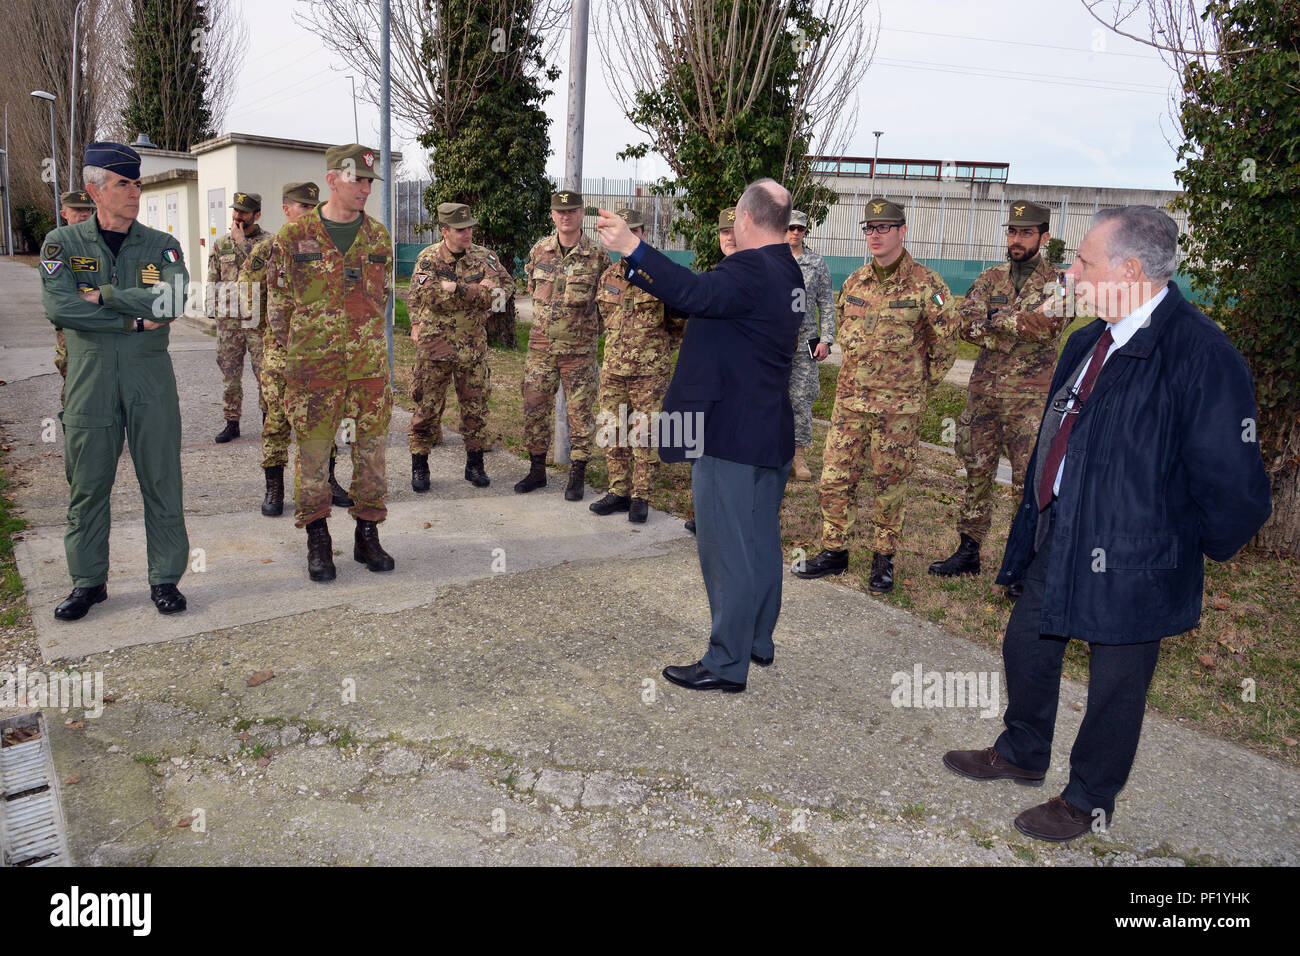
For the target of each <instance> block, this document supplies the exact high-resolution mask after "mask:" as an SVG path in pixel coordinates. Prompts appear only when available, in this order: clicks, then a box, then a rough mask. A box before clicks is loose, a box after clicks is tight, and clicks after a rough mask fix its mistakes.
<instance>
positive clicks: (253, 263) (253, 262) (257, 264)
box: [163, 249, 266, 272]
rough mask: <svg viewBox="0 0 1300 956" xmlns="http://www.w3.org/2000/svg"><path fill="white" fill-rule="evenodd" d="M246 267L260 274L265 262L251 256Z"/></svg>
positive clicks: (259, 257)
mask: <svg viewBox="0 0 1300 956" xmlns="http://www.w3.org/2000/svg"><path fill="white" fill-rule="evenodd" d="M170 251H171V250H170V249H169V250H168V252H170ZM163 255H164V256H165V255H166V253H163ZM170 261H172V262H175V261H176V260H174V259H173V260H170ZM248 267H249V268H250V269H252V270H253V271H254V272H260V271H261V270H262V269H264V268H266V260H265V259H263V258H262V257H261V256H253V257H252V258H250V259H249V260H248Z"/></svg>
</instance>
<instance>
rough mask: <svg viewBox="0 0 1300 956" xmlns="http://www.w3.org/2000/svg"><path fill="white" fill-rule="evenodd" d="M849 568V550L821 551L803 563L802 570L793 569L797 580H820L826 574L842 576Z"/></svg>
mask: <svg viewBox="0 0 1300 956" xmlns="http://www.w3.org/2000/svg"><path fill="white" fill-rule="evenodd" d="M848 566H849V549H848V548H844V549H842V550H840V551H831V550H829V549H826V550H823V551H822V552H821V553H820V554H818V555H817V556H816V557H814V558H813V559H812V560H810V561H806V562H805V563H804V566H803V569H802V570H800V569H797V568H796V569H795V572H794V576H795V577H797V578H821V577H825V576H826V575H828V574H843V573H844V572H845V571H846V570H847V569H848Z"/></svg>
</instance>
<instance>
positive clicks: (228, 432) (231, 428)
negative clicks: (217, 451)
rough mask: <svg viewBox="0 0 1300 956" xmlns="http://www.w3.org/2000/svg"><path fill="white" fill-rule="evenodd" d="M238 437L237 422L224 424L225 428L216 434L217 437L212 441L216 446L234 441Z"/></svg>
mask: <svg viewBox="0 0 1300 956" xmlns="http://www.w3.org/2000/svg"><path fill="white" fill-rule="evenodd" d="M238 437H239V422H226V427H225V428H223V429H221V431H219V432H217V437H216V438H214V439H212V440H213V441H214V442H216V443H217V444H218V445H224V444H225V443H226V442H228V441H234V440H235V439H236V438H238Z"/></svg>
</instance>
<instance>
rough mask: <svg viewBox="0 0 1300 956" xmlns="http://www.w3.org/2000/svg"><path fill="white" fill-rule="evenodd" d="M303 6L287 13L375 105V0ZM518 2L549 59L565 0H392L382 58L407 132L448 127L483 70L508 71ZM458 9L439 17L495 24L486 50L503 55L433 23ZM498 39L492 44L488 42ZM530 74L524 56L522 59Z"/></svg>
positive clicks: (329, 0)
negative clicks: (490, 55)
mask: <svg viewBox="0 0 1300 956" xmlns="http://www.w3.org/2000/svg"><path fill="white" fill-rule="evenodd" d="M301 3H302V6H303V7H305V8H306V9H305V10H304V11H300V12H299V13H296V14H295V18H296V19H297V20H298V21H299V22H300V23H301V24H302V25H304V26H306V27H308V28H310V29H312V30H314V31H315V32H316V33H318V34H319V35H320V36H321V38H322V39H324V41H325V43H326V45H327V46H328V47H329V48H330V49H331V50H333V51H334V52H335V53H336V54H338V56H339V57H341V58H342V59H343V60H344V62H346V63H347V64H348V66H349V67H350V68H351V69H353V70H355V71H356V72H357V73H358V74H359V75H360V76H361V78H362V81H363V82H362V87H363V95H364V97H365V98H366V99H367V100H369V101H370V102H371V103H374V104H376V105H378V104H379V99H380V95H379V89H380V59H379V52H380V31H379V26H380V23H379V21H380V7H379V4H377V3H338V2H336V0H301ZM520 4H528V6H529V7H530V15H529V17H528V19H527V24H528V25H527V30H528V32H529V33H533V34H537V35H539V36H542V37H543V38H544V47H543V49H542V51H541V55H542V58H543V59H545V60H549V59H550V58H551V56H552V54H553V53H554V50H555V46H556V44H557V43H558V41H559V37H560V31H559V30H558V27H559V25H560V24H561V23H562V22H563V20H564V18H565V16H566V15H567V10H568V6H567V3H566V2H565V0H535V2H534V0H392V2H391V5H390V12H389V16H390V20H391V28H390V32H389V57H390V61H391V84H392V95H391V98H390V102H391V106H392V111H393V116H394V117H395V118H396V119H397V120H398V121H399V122H400V123H402V124H403V125H405V126H406V127H407V128H408V129H409V130H411V131H423V130H425V129H427V128H429V127H430V126H438V127H452V126H455V125H456V124H457V123H458V122H459V121H460V120H461V119H463V118H464V116H465V113H466V112H467V111H468V110H469V109H470V108H471V107H472V106H473V103H474V94H475V91H476V90H477V89H479V88H480V87H481V86H482V84H483V80H484V79H485V76H486V74H485V71H487V70H489V69H490V70H492V71H493V72H497V71H500V72H507V73H508V72H513V71H515V70H517V69H518V68H519V67H520V65H521V62H522V61H519V59H518V58H519V56H520V55H521V54H520V51H521V50H522V49H523V45H522V44H520V43H519V42H518V38H517V37H514V36H513V35H512V34H511V33H510V31H511V29H512V26H511V24H512V23H514V22H516V20H517V19H518V18H517V17H515V16H513V11H515V10H516V9H517V8H518V7H519V5H520ZM453 6H454V7H456V8H458V9H457V10H456V13H457V15H456V16H454V17H453V16H446V15H444V16H443V17H442V18H441V19H443V20H446V21H449V22H455V23H459V24H471V25H473V26H475V27H478V26H481V25H482V24H484V23H486V24H489V25H490V24H500V26H499V27H496V28H495V29H496V30H499V31H500V32H499V33H492V32H491V30H492V28H489V35H490V36H491V39H490V41H489V42H490V43H492V44H494V46H493V49H494V50H497V51H498V52H500V53H502V54H503V56H505V57H507V58H513V59H507V60H505V61H503V60H500V59H498V60H495V61H488V60H486V59H484V58H483V57H478V56H475V55H473V54H474V53H475V52H476V51H473V50H470V49H467V46H468V44H467V42H466V41H467V37H469V36H477V32H478V31H477V30H475V31H473V32H471V29H470V27H468V26H467V27H465V28H463V29H462V28H453V29H440V28H439V19H440V17H439V13H440V11H441V12H443V13H444V14H445V12H446V11H448V10H449V8H451V7H453ZM496 44H499V47H498V46H497V45H496ZM522 66H523V69H524V71H525V72H526V73H528V74H530V75H531V74H532V73H533V72H534V69H533V67H532V64H531V63H527V62H523V63H522Z"/></svg>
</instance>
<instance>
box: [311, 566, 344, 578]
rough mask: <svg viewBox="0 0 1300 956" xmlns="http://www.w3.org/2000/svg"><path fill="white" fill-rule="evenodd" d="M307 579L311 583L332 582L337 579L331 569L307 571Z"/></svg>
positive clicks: (336, 573)
mask: <svg viewBox="0 0 1300 956" xmlns="http://www.w3.org/2000/svg"><path fill="white" fill-rule="evenodd" d="M307 577H309V578H311V579H312V580H313V581H333V580H334V579H335V578H336V577H338V572H337V571H335V570H334V569H333V568H331V569H330V570H328V571H308V572H307Z"/></svg>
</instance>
